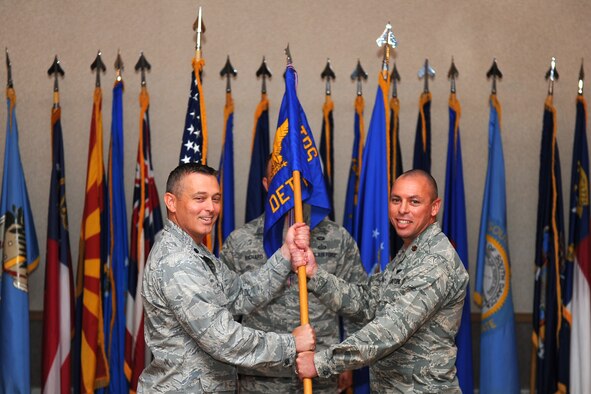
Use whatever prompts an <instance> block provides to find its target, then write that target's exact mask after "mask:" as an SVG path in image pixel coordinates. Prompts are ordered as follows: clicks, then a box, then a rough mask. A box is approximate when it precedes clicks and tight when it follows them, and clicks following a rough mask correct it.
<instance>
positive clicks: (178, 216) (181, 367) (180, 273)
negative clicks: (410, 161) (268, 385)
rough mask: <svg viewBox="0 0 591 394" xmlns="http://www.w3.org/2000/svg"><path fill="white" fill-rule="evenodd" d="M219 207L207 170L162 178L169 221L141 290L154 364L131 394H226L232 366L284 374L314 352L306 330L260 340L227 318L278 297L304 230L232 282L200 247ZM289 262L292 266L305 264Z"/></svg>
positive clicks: (232, 381)
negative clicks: (304, 354) (279, 370)
mask: <svg viewBox="0 0 591 394" xmlns="http://www.w3.org/2000/svg"><path fill="white" fill-rule="evenodd" d="M220 200H221V195H220V188H219V184H218V181H217V178H216V172H215V170H213V169H212V168H210V167H207V166H203V165H201V164H196V163H191V164H183V165H181V166H179V167H177V168H176V169H175V170H173V171H172V172H171V174H170V176H169V178H168V181H167V185H166V194H165V196H164V202H165V204H166V208H167V213H168V219H169V220H167V223H166V225H165V227H164V230H163V231H162V232H161V233H160V235H159V237H158V239H157V240H156V242H155V244H154V246H153V248H152V251H151V252H150V256H149V257H148V261H147V262H146V268H145V273H144V277H143V287H142V297H143V299H144V308H145V312H146V319H145V326H146V342H147V344H148V346H149V348H150V350H151V351H152V353H153V355H154V359H153V360H152V362H151V363H150V365H149V366H148V367H147V368H146V369H145V370H144V372H143V373H142V375H141V376H140V380H139V385H138V393H142V392H150V393H152V392H168V393H170V392H182V393H205V392H207V393H210V392H216V393H221V392H224V393H225V392H229V393H233V392H235V391H236V369H235V367H234V365H240V366H247V367H257V366H260V365H265V366H270V367H277V368H286V369H290V370H292V369H293V367H291V368H290V366H292V365H293V361H294V358H295V354H296V351H303V350H311V349H313V348H314V333H313V330H312V329H311V327H310V326H309V325H306V326H303V327H298V328H296V329H294V331H293V334H276V333H264V332H261V331H257V330H254V329H251V328H247V327H243V326H242V325H240V324H239V323H237V322H235V321H234V318H233V314H241V313H248V312H249V311H251V310H253V309H254V308H256V307H258V306H260V305H262V304H264V302H266V301H267V300H269V299H272V298H273V297H274V296H275V295H276V294H277V292H278V291H279V290H280V289H281V287H282V285H283V283H284V281H285V278H286V277H287V275H288V274H289V272H290V268H291V266H290V263H289V261H288V260H287V259H288V258H291V253H293V252H295V251H297V247H296V246H295V244H294V243H295V242H298V245H300V246H302V245H303V246H305V245H306V243H307V242H308V241H307V240H308V239H309V233H306V232H305V231H304V232H302V231H301V229H302V228H304V227H305V226H303V227H302V226H301V225H295V226H292V227H291V228H290V229H289V230H288V232H287V235H286V239H285V243H284V245H283V246H282V247H281V249H280V250H279V251H277V252H276V253H275V254H274V255H273V256H272V257H271V258H270V259H269V261H268V262H267V263H266V264H265V265H264V266H262V267H261V268H260V269H259V270H257V271H253V272H250V273H247V274H244V275H241V276H239V275H237V274H236V273H234V272H232V271H230V270H229V269H228V268H227V267H226V266H225V265H224V264H223V263H221V262H220V261H219V260H218V259H217V258H216V257H215V256H213V255H212V254H211V252H210V251H209V250H208V249H207V248H206V247H205V246H204V245H203V244H202V242H203V239H204V237H205V236H206V235H207V234H209V233H210V232H211V229H212V227H213V224H214V223H215V220H216V219H217V216H218V214H219V211H220ZM298 228H299V230H298ZM303 246H302V247H303ZM299 257H300V258H301V257H302V253H299ZM296 258H297V256H295V255H294V259H293V262H292V265H302V264H305V262H303V260H300V261H298V260H296Z"/></svg>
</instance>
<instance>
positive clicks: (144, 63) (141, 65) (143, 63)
mask: <svg viewBox="0 0 591 394" xmlns="http://www.w3.org/2000/svg"><path fill="white" fill-rule="evenodd" d="M151 68H152V66H151V65H150V63H148V60H147V59H146V57H145V56H144V52H143V51H142V52H140V58H139V59H138V61H137V63H136V64H135V71H138V70H139V71H140V72H141V81H142V82H141V83H142V86H146V70H148V71H150V69H151Z"/></svg>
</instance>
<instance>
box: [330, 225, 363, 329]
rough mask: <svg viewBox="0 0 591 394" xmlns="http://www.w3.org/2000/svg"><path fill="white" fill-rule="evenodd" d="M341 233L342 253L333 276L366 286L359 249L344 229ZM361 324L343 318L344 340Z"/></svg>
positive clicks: (352, 319) (357, 320)
mask: <svg viewBox="0 0 591 394" xmlns="http://www.w3.org/2000/svg"><path fill="white" fill-rule="evenodd" d="M340 231H341V233H342V235H341V238H342V240H343V244H342V248H341V249H342V251H343V252H342V253H341V254H340V257H339V260H338V261H337V271H336V272H335V276H337V277H339V278H341V279H343V280H344V281H346V282H348V283H353V284H356V285H366V284H367V282H368V276H367V273H366V272H365V269H364V268H363V263H362V262H361V256H360V255H359V248H358V247H357V244H356V243H355V240H354V239H353V237H351V235H350V234H349V232H348V231H347V230H346V229H345V228H342V227H341V228H340ZM361 327H362V324H361V323H360V321H359V319H356V318H353V317H350V316H349V317H343V328H344V334H345V338H346V337H348V336H349V335H350V333H353V332H355V331H357V330H358V329H360V328H361Z"/></svg>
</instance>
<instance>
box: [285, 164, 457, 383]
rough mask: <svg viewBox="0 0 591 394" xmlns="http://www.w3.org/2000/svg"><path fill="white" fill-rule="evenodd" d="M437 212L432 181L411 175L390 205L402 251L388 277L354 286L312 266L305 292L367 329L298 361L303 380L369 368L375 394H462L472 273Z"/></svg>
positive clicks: (415, 173) (394, 193)
mask: <svg viewBox="0 0 591 394" xmlns="http://www.w3.org/2000/svg"><path fill="white" fill-rule="evenodd" d="M440 205H441V200H440V199H439V198H438V197H437V184H436V183H435V180H434V179H433V178H432V177H431V175H429V174H427V173H426V172H424V171H422V170H411V171H408V172H406V173H404V174H402V175H401V176H400V177H398V179H397V180H396V181H395V182H394V185H393V187H392V192H391V198H390V221H391V222H392V224H393V225H394V227H395V229H396V232H397V233H398V235H399V236H400V237H401V238H402V240H403V244H404V245H403V249H402V250H400V251H399V252H398V254H397V255H396V257H395V258H394V260H393V261H391V262H390V263H389V264H388V266H387V267H386V268H385V270H384V271H383V272H381V273H379V274H376V275H373V276H372V277H371V278H370V279H369V282H367V283H365V284H349V283H346V282H345V281H343V280H340V279H338V278H336V277H335V276H334V275H330V274H329V273H327V272H326V271H324V270H323V269H322V268H319V267H317V266H315V265H314V264H313V261H312V262H311V263H308V265H307V266H306V274H307V275H308V277H311V278H312V279H311V280H310V282H309V284H308V288H309V289H310V290H311V291H312V292H313V293H314V294H315V295H316V296H318V298H320V299H321V300H322V302H324V303H326V304H327V305H330V306H331V308H333V309H335V310H338V311H340V312H341V313H343V314H344V315H347V316H355V317H358V318H362V319H363V320H364V321H365V322H366V323H367V324H366V325H365V326H364V327H363V328H361V329H360V330H359V331H357V332H356V333H354V334H352V335H351V336H349V338H347V339H346V340H345V341H343V342H342V343H340V344H338V345H334V346H331V347H330V348H329V349H328V350H324V351H321V352H318V353H316V354H314V353H312V352H304V353H301V354H300V355H298V359H297V370H298V371H299V373H300V377H313V376H316V375H317V374H318V375H320V376H330V375H333V374H338V373H341V372H342V371H344V370H347V369H353V368H359V367H361V366H364V365H370V380H371V388H372V391H373V392H379V393H382V392H387V393H392V392H403V393H409V392H425V393H426V392H428V393H461V391H460V387H459V384H458V379H457V377H456V368H455V362H456V353H457V348H456V345H455V336H456V334H457V332H458V328H459V326H460V319H461V315H462V306H463V304H464V298H465V296H466V287H467V285H468V273H467V272H466V270H465V269H464V266H463V264H462V262H461V261H460V258H459V257H458V255H457V253H456V252H455V250H454V248H453V246H452V245H451V243H450V242H449V240H448V239H447V237H446V236H445V235H444V234H443V233H442V231H441V228H440V227H439V225H438V224H437V222H436V219H437V218H436V217H437V213H438V211H439V208H440ZM308 255H309V256H310V255H311V252H310V251H308ZM309 258H312V257H311V256H310V257H309Z"/></svg>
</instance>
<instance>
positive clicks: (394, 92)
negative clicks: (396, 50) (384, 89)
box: [390, 62, 400, 97]
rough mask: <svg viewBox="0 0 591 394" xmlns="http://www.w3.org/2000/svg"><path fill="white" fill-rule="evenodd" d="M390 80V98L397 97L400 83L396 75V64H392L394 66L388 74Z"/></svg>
mask: <svg viewBox="0 0 591 394" xmlns="http://www.w3.org/2000/svg"><path fill="white" fill-rule="evenodd" d="M390 79H391V80H392V97H398V83H399V82H400V74H399V73H398V68H397V67H396V62H394V65H393V66H392V74H390Z"/></svg>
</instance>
